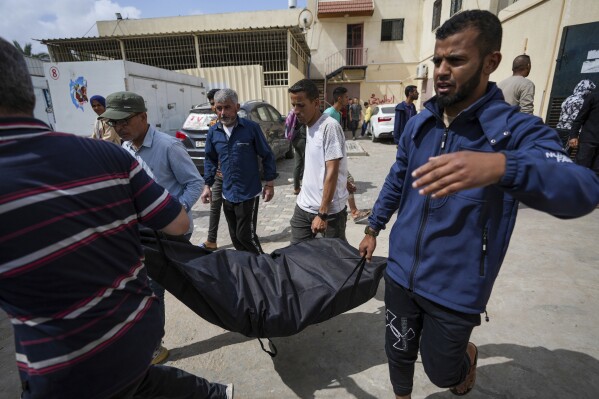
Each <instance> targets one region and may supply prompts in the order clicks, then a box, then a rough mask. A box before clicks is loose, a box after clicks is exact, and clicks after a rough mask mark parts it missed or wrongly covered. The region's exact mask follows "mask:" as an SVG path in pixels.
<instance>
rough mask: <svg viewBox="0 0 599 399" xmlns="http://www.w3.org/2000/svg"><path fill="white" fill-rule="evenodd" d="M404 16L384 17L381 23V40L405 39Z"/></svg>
mask: <svg viewBox="0 0 599 399" xmlns="http://www.w3.org/2000/svg"><path fill="white" fill-rule="evenodd" d="M403 23H404V19H403V18H398V19H383V22H382V24H381V41H382V42H388V41H391V40H403Z"/></svg>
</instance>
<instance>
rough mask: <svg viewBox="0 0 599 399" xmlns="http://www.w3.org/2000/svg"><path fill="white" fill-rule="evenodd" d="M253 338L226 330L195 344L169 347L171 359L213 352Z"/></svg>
mask: <svg viewBox="0 0 599 399" xmlns="http://www.w3.org/2000/svg"><path fill="white" fill-rule="evenodd" d="M253 339H255V338H248V337H245V336H243V335H241V334H238V333H234V332H226V333H223V334H220V335H217V336H215V337H212V338H210V339H207V340H204V341H200V342H194V343H193V344H190V345H186V346H181V347H179V348H172V349H169V351H170V358H169V361H175V360H180V359H185V358H188V357H193V356H197V355H202V354H204V353H208V352H212V351H214V350H217V349H220V348H224V347H226V346H230V345H237V344H241V343H243V342H246V341H251V340H253Z"/></svg>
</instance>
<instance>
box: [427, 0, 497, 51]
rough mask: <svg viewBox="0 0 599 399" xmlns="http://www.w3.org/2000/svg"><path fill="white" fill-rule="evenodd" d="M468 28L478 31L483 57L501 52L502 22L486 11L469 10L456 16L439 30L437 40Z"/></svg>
mask: <svg viewBox="0 0 599 399" xmlns="http://www.w3.org/2000/svg"><path fill="white" fill-rule="evenodd" d="M468 28H473V29H476V30H477V31H478V49H479V51H480V56H481V57H484V56H486V55H487V54H491V53H492V52H493V51H500V50H501V36H502V35H503V30H502V28H501V22H499V18H497V16H495V15H494V14H493V13H491V12H489V11H485V10H467V11H463V12H460V13H457V14H454V15H453V17H451V18H449V19H448V20H447V21H445V22H444V23H443V25H441V27H440V28H439V29H437V32H436V33H435V38H436V39H437V40H443V39H447V38H448V37H449V36H453V35H455V34H456V33H460V32H463V31H465V30H466V29H468Z"/></svg>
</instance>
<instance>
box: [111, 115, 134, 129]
mask: <svg viewBox="0 0 599 399" xmlns="http://www.w3.org/2000/svg"><path fill="white" fill-rule="evenodd" d="M137 115H140V114H133V115H131V116H129V117H127V118H125V119H119V120H114V119H109V120H107V121H106V124H107V125H108V126H110V127H117V126H126V125H127V124H129V121H130V120H131V119H133V118H135V117H136V116H137Z"/></svg>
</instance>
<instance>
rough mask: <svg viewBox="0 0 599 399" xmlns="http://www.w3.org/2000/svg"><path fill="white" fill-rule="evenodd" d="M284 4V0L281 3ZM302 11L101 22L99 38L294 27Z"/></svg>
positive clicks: (291, 10)
mask: <svg viewBox="0 0 599 399" xmlns="http://www.w3.org/2000/svg"><path fill="white" fill-rule="evenodd" d="M281 1H282V0H281ZM300 12H301V9H298V8H294V9H287V10H272V11H251V12H244V13H224V14H203V15H188V16H180V17H161V18H144V19H121V20H114V21H98V22H97V26H98V34H99V36H113V35H146V34H152V33H173V32H195V31H202V32H209V31H219V30H244V29H251V28H264V27H265V26H294V25H297V24H298V17H299V13H300Z"/></svg>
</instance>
